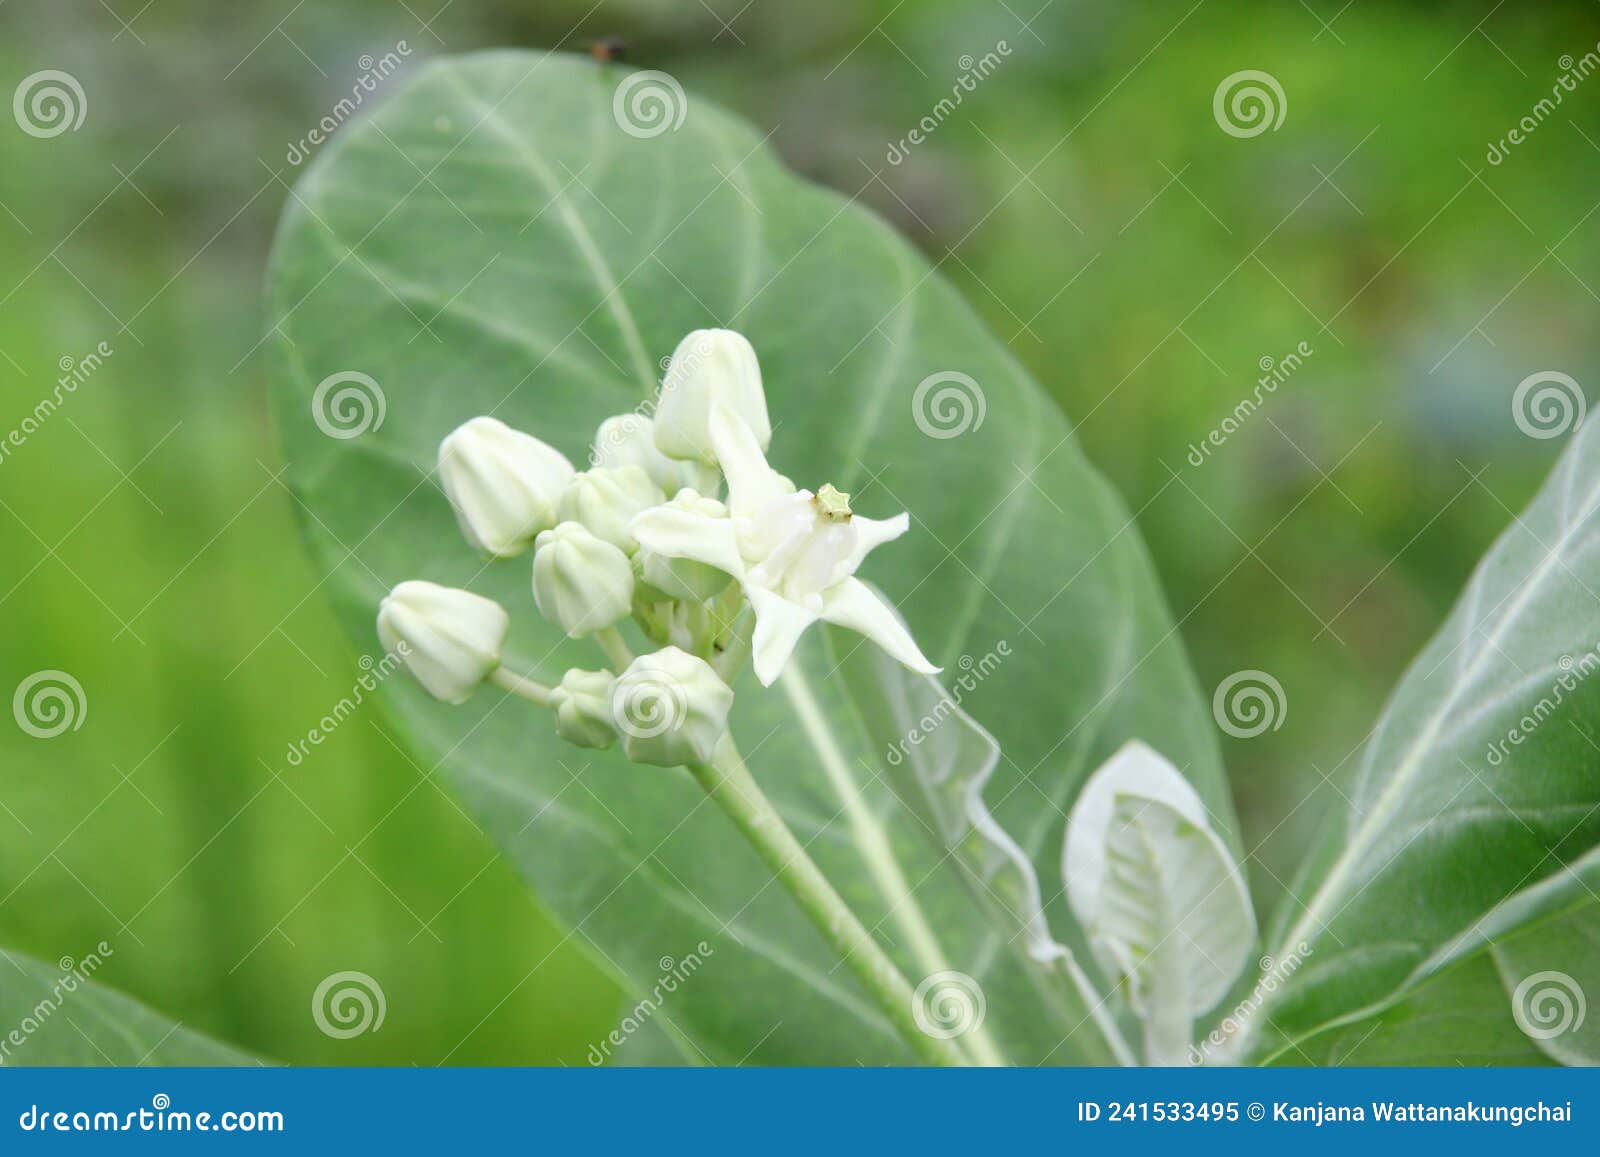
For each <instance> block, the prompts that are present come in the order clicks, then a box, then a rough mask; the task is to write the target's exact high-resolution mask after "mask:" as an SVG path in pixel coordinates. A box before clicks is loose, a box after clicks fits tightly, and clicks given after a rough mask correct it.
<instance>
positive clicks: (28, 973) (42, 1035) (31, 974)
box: [0, 949, 261, 1066]
mask: <svg viewBox="0 0 1600 1157" xmlns="http://www.w3.org/2000/svg"><path fill="white" fill-rule="evenodd" d="M62 964H63V965H65V966H66V967H65V970H63V968H61V967H57V966H55V965H50V964H45V963H44V962H43V961H39V960H35V959H33V958H32V957H29V956H24V955H22V954H21V953H18V952H9V951H6V950H4V949H0V1063H3V1064H7V1065H26V1066H43V1065H92V1066H101V1065H115V1066H121V1065H254V1064H259V1063H261V1062H260V1061H259V1060H257V1059H256V1058H255V1057H252V1056H250V1055H249V1054H247V1053H243V1052H240V1051H239V1050H237V1049H234V1048H230V1047H229V1046H227V1045H224V1044H220V1043H218V1042H217V1041H214V1040H211V1039H210V1038H209V1037H205V1036H202V1035H201V1034H199V1033H197V1032H193V1031H191V1030H189V1029H187V1028H184V1027H183V1026H182V1025H181V1024H177V1023H174V1022H173V1021H171V1020H169V1019H167V1018H166V1017H164V1016H162V1015H161V1014H160V1013H158V1012H154V1011H152V1010H151V1009H149V1008H146V1007H145V1006H144V1005H142V1004H140V1003H139V1002H138V1001H136V1000H134V999H133V998H131V997H128V996H124V995H122V993H120V992H117V991H116V990H115V989H112V988H108V987H106V986H105V985H103V984H101V983H99V982H98V981H96V980H94V979H93V978H92V970H88V969H85V968H83V967H81V966H79V967H75V966H74V962H71V961H63V962H62Z"/></svg>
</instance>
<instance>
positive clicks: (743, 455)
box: [629, 405, 939, 686]
mask: <svg viewBox="0 0 1600 1157" xmlns="http://www.w3.org/2000/svg"><path fill="white" fill-rule="evenodd" d="M708 427H709V429H708V433H709V436H710V439H711V443H712V446H713V448H714V449H715V451H716V458H717V464H718V465H719V466H721V468H722V472H723V474H724V475H726V477H727V480H728V503H727V505H728V516H727V517H717V516H715V515H713V514H710V513H706V512H704V511H702V510H700V509H698V508H696V507H694V506H692V505H666V506H658V507H655V508H654V509H651V510H646V511H645V512H644V513H642V514H640V515H639V516H638V517H637V518H635V519H634V520H633V522H632V523H631V524H630V526H629V530H630V531H631V532H632V534H633V536H634V538H636V539H637V540H638V542H639V544H640V545H641V546H643V547H645V548H646V549H647V550H650V551H653V552H655V553H656V554H658V555H664V556H666V557H669V558H683V559H691V560H693V561H695V562H702V563H706V564H707V565H709V566H713V567H716V568H717V569H718V570H721V571H725V572H726V573H728V574H730V575H732V576H733V577H734V578H735V579H737V580H738V581H739V582H740V584H741V585H742V586H743V587H744V592H745V597H746V598H748V599H749V600H750V606H751V608H752V609H753V610H754V611H755V615H756V626H755V637H754V639H753V640H752V648H751V649H752V658H753V661H754V666H755V672H756V677H757V678H758V679H760V680H761V682H762V684H763V685H767V686H770V685H771V684H772V682H773V681H774V680H775V679H777V677H778V675H779V674H780V673H782V671H783V667H784V664H785V663H787V662H788V661H789V656H790V655H791V654H793V653H794V648H795V645H796V644H797V643H798V642H799V641H800V636H801V634H802V633H803V632H804V631H805V629H806V628H807V627H809V626H810V625H811V624H812V623H814V622H816V621H817V620H818V619H821V620H824V621H826V622H830V623H834V624H836V625H838V626H841V627H847V628H849V629H850V630H852V631H859V632H860V633H861V634H863V635H865V636H866V637H867V638H869V639H871V640H872V641H873V642H874V643H876V644H878V646H880V647H882V648H883V649H884V650H885V651H887V652H888V653H889V654H890V655H892V656H894V657H895V658H896V659H898V660H899V661H900V662H902V663H904V664H905V665H906V666H907V667H910V668H911V669H912V670H913V671H921V672H923V673H924V674H929V675H931V674H934V673H936V672H937V671H938V670H939V668H937V667H935V666H934V665H933V664H932V663H930V662H928V659H927V657H926V656H925V655H923V653H922V651H921V649H920V648H918V646H917V644H916V642H915V641H914V640H913V639H912V638H911V635H910V633H909V632H907V631H906V629H905V627H904V625H903V624H902V623H901V622H900V619H899V617H898V616H897V615H896V614H895V612H894V610H893V608H891V607H890V606H889V605H888V604H887V603H885V602H884V601H883V600H882V599H880V598H879V597H878V596H877V595H876V594H874V593H873V591H872V588H871V587H869V586H867V584H866V583H864V582H862V581H861V580H860V579H858V578H856V577H855V572H856V568H857V567H859V566H860V565H861V561H862V560H863V559H864V558H866V556H867V552H868V551H870V550H872V548H873V547H875V546H878V545H879V544H881V543H885V542H888V541H890V540H891V539H895V538H898V537H899V536H900V535H902V534H904V533H905V532H906V530H907V528H908V527H909V526H910V523H911V519H910V517H909V516H908V515H906V514H903V513H902V514H898V515H896V516H895V517H893V518H889V519H874V518H863V517H861V516H860V515H858V514H855V513H853V512H852V511H851V510H850V503H849V495H847V494H841V493H840V492H839V491H837V490H835V489H834V488H833V487H832V486H823V487H822V488H821V489H820V490H819V491H818V492H817V493H815V494H813V493H812V492H811V491H809V490H796V489H795V487H794V484H793V483H791V482H790V481H789V480H788V479H787V478H784V477H783V476H782V475H781V474H779V473H778V472H777V471H775V470H773V469H772V467H771V466H769V465H767V459H766V457H765V455H763V454H762V452H761V445H760V442H759V440H758V438H757V435H756V433H755V432H754V431H752V430H751V428H750V426H749V425H748V424H747V423H746V422H744V421H742V420H741V419H740V418H739V417H738V416H737V415H736V414H735V413H734V412H733V411H732V410H731V409H729V408H728V407H727V406H724V405H718V406H715V407H714V408H713V410H712V413H711V417H710V422H709V424H708Z"/></svg>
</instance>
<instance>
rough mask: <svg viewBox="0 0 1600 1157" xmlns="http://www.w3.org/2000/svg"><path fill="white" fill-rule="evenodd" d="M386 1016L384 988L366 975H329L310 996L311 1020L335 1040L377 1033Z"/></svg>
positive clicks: (350, 973) (343, 973)
mask: <svg viewBox="0 0 1600 1157" xmlns="http://www.w3.org/2000/svg"><path fill="white" fill-rule="evenodd" d="M388 1012H389V1003H388V1001H387V1000H385V999H384V996H383V986H382V985H381V984H379V983H378V982H377V980H375V979H374V978H373V977H371V976H368V975H367V974H366V973H365V972H354V971H348V972H334V973H331V974H329V975H328V976H325V977H323V979H322V983H321V984H319V985H317V989H316V991H315V992H313V993H312V994H311V1019H312V1020H313V1021H315V1022H316V1025H317V1028H319V1029H321V1030H322V1033H323V1035H324V1036H331V1037H333V1038H334V1039H335V1040H349V1039H350V1038H351V1037H357V1036H360V1035H362V1034H363V1033H367V1032H377V1031H378V1030H379V1029H380V1028H382V1027H383V1018H384V1017H385V1016H386V1015H388Z"/></svg>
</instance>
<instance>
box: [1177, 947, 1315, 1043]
mask: <svg viewBox="0 0 1600 1157" xmlns="http://www.w3.org/2000/svg"><path fill="white" fill-rule="evenodd" d="M1311 953H1312V948H1311V945H1309V944H1307V943H1306V942H1305V941H1304V940H1302V941H1300V943H1298V944H1296V945H1295V946H1294V947H1293V949H1291V950H1290V951H1288V952H1286V953H1284V954H1283V955H1282V956H1280V957H1278V958H1277V959H1276V960H1274V959H1273V958H1272V957H1270V956H1263V957H1262V958H1261V979H1260V980H1258V981H1256V983H1255V987H1253V988H1252V989H1251V990H1250V995H1249V996H1247V997H1245V998H1244V999H1243V1000H1241V1001H1240V1002H1239V1003H1238V1004H1236V1005H1234V1007H1233V1011H1232V1012H1230V1013H1228V1015H1227V1016H1225V1017H1223V1018H1222V1019H1221V1020H1220V1021H1218V1022H1217V1027H1216V1028H1214V1029H1212V1030H1211V1032H1210V1033H1209V1034H1208V1035H1207V1036H1206V1038H1205V1039H1204V1040H1202V1041H1198V1042H1196V1043H1195V1044H1192V1045H1190V1046H1189V1063H1190V1064H1192V1065H1203V1064H1205V1063H1206V1061H1208V1060H1209V1059H1210V1058H1211V1055H1212V1054H1213V1053H1214V1052H1216V1051H1218V1050H1220V1049H1223V1048H1225V1047H1226V1046H1227V1044H1228V1041H1229V1040H1230V1039H1232V1037H1233V1036H1234V1034H1235V1033H1237V1032H1238V1031H1239V1027H1240V1026H1241V1025H1242V1024H1243V1023H1244V1022H1245V1021H1246V1020H1248V1019H1249V1018H1250V1017H1251V1016H1253V1015H1255V1012H1256V1010H1257V1009H1259V1008H1260V1007H1261V1006H1262V1005H1263V1004H1265V1003H1266V1000H1267V997H1269V996H1271V995H1272V994H1273V993H1274V992H1277V991H1278V989H1279V988H1281V987H1282V986H1283V982H1284V981H1286V980H1288V979H1289V977H1291V976H1293V975H1294V974H1295V973H1296V972H1297V971H1299V968H1300V966H1301V965H1302V964H1304V963H1305V962H1306V961H1307V960H1309V959H1310V958H1311Z"/></svg>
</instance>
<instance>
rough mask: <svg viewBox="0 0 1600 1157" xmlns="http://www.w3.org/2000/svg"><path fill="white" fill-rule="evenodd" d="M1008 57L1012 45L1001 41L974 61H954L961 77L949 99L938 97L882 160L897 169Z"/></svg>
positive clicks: (967, 57) (969, 58)
mask: <svg viewBox="0 0 1600 1157" xmlns="http://www.w3.org/2000/svg"><path fill="white" fill-rule="evenodd" d="M1010 55H1011V45H1010V44H1009V43H1008V42H1006V41H1004V40H997V41H995V45H994V47H993V48H991V49H990V50H989V51H988V52H985V53H984V54H983V55H982V56H980V57H978V58H976V59H974V58H973V56H972V54H971V53H962V54H961V56H960V57H958V58H957V59H956V67H958V68H959V69H961V75H960V76H958V77H956V80H955V83H954V84H952V85H951V86H950V95H949V96H944V97H940V98H939V100H938V102H937V103H936V104H935V105H934V106H933V107H932V108H931V109H929V110H928V111H927V112H926V113H924V114H923V115H922V117H921V118H920V119H919V120H918V121H917V123H916V124H915V125H914V126H912V128H911V130H910V131H909V132H908V133H906V135H905V136H903V137H901V138H900V139H899V140H898V141H891V142H889V148H888V151H887V152H885V153H884V155H883V159H884V160H886V161H888V162H889V163H890V164H891V165H898V164H900V162H902V161H904V160H905V159H906V157H907V156H909V155H910V153H911V150H912V149H913V148H915V147H916V146H917V145H920V144H922V143H923V142H924V141H926V140H927V139H928V138H929V137H931V136H932V135H933V134H934V133H935V132H936V131H937V130H938V128H939V126H940V125H942V124H944V122H945V120H946V118H948V117H949V116H950V114H951V113H953V112H955V111H956V109H958V108H960V107H961V102H962V101H963V100H965V99H966V97H967V94H968V93H972V92H976V91H977V89H978V85H979V84H981V83H982V82H983V81H985V80H988V79H989V77H990V76H992V75H993V74H994V71H995V70H996V69H997V68H999V67H1000V65H1001V64H1003V63H1004V62H1005V59H1006V58H1007V57H1008V56H1010Z"/></svg>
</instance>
